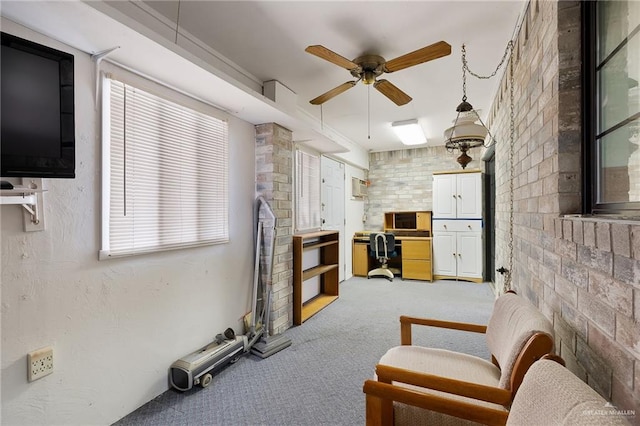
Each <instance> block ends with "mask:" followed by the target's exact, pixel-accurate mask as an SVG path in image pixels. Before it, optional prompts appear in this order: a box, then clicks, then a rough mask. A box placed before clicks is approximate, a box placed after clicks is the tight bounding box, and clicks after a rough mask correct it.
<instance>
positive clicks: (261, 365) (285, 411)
mask: <svg viewBox="0 0 640 426" xmlns="http://www.w3.org/2000/svg"><path fill="white" fill-rule="evenodd" d="M493 302H494V296H493V293H492V291H491V288H490V286H489V284H487V283H484V284H475V283H467V282H462V281H458V282H457V281H436V282H433V283H428V282H423V281H410V280H409V281H402V280H401V279H399V278H396V279H395V280H394V282H389V281H387V280H385V279H383V278H374V279H370V280H368V279H366V278H356V277H354V278H351V279H348V280H346V281H344V282H342V283H341V284H340V298H339V299H338V300H336V301H335V302H333V303H332V304H331V305H329V306H327V307H326V308H325V309H323V310H322V311H320V312H319V313H318V314H316V315H315V316H313V317H312V318H310V319H308V320H307V321H306V322H305V323H304V324H303V325H301V326H298V327H293V328H290V329H289V330H287V331H286V332H285V333H284V336H286V337H288V338H289V339H291V341H292V345H291V346H290V347H289V348H287V349H284V350H282V351H281V352H278V353H276V354H274V355H272V356H270V357H268V358H265V359H261V358H259V357H256V356H255V355H250V354H249V355H245V356H243V357H242V358H240V360H239V361H238V362H236V363H235V364H233V365H229V366H227V367H226V368H224V369H223V370H222V371H220V372H219V373H217V374H216V375H214V378H213V382H212V383H211V385H210V386H209V387H207V388H201V387H199V386H196V387H194V388H192V389H191V390H189V391H187V392H180V391H177V390H174V389H170V390H168V391H166V392H164V393H163V394H162V395H160V396H158V397H157V398H155V399H153V400H152V401H150V402H149V403H147V404H145V405H144V406H142V407H140V408H139V409H138V410H136V411H134V412H133V413H131V414H129V415H128V416H126V417H124V418H122V419H121V420H119V421H118V422H116V423H115V424H114V425H116V426H130V425H136V426H137V425H149V426H151V425H153V426H158V425H194V426H195V425H220V426H226V425H229V426H231V425H278V426H279V425H292V426H294V425H295V426H306V425H314V426H315V425H363V424H364V422H365V416H364V415H365V404H364V394H363V393H362V385H363V383H364V381H365V380H366V379H368V378H371V377H372V375H373V370H374V366H375V364H376V363H377V361H378V360H379V359H380V357H381V356H382V355H383V354H384V353H385V352H386V351H387V350H388V349H389V348H391V347H393V346H397V345H399V344H400V323H399V321H398V318H399V316H400V315H411V316H419V317H428V318H438V319H444V320H452V321H463V322H471V323H478V324H486V323H487V321H488V319H489V315H490V313H491V309H492V307H493ZM413 344H415V345H422V346H430V347H438V348H445V349H450V350H454V351H459V352H465V353H468V354H472V355H476V356H480V357H482V358H484V359H489V356H490V355H489V353H488V351H487V349H486V346H485V341H484V336H483V335H478V334H474V333H464V332H458V331H450V330H437V329H434V328H428V329H427V328H425V327H420V328H416V327H414V339H413Z"/></svg>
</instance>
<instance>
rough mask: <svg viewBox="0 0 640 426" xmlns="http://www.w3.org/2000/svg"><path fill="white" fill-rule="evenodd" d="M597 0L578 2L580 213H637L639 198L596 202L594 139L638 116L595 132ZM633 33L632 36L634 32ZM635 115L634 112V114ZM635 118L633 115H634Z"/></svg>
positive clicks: (597, 184)
mask: <svg viewBox="0 0 640 426" xmlns="http://www.w3.org/2000/svg"><path fill="white" fill-rule="evenodd" d="M598 1H599V0H595V1H585V2H581V21H582V25H581V27H582V34H581V36H582V37H581V38H582V129H583V144H582V145H583V161H582V165H583V173H582V177H583V191H582V201H583V202H582V213H583V214H585V215H590V214H594V215H615V216H623V217H627V216H633V217H637V216H640V201H628V202H611V203H600V202H598V196H599V195H600V194H601V193H600V189H599V184H600V169H599V168H598V160H599V155H600V153H599V150H598V141H599V140H601V139H602V138H603V137H605V136H606V135H608V134H610V133H613V132H614V131H615V130H617V129H619V128H621V127H623V125H624V124H627V123H629V122H630V121H634V120H635V119H638V117H635V115H634V116H631V117H628V118H627V119H626V120H623V121H622V122H620V123H617V124H615V125H613V126H611V127H610V128H608V129H605V130H604V131H603V132H602V133H601V134H598V123H599V108H598V107H599V92H598V70H597V68H598V66H599V64H598V63H599V59H598V41H599V39H598V37H599V34H598V31H599V27H598ZM634 34H635V35H634ZM634 36H635V37H640V35H639V34H637V31H636V32H634V31H632V32H631V37H634ZM629 39H630V37H629V36H627V37H625V39H624V40H623V41H621V43H620V44H618V46H616V48H615V49H614V50H613V51H612V53H611V54H610V55H609V56H608V57H607V59H608V58H610V57H611V56H612V55H613V54H615V52H616V51H617V50H618V49H620V48H621V47H622V46H624V45H625V44H628V41H629ZM604 63H606V62H603V65H604ZM636 115H637V114H636ZM634 117H635V118H634Z"/></svg>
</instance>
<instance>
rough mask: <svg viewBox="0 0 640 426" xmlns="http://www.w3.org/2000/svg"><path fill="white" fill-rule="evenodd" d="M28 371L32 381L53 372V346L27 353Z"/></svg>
mask: <svg viewBox="0 0 640 426" xmlns="http://www.w3.org/2000/svg"><path fill="white" fill-rule="evenodd" d="M27 372H28V375H29V377H28V379H29V381H30V382H33V381H34V380H38V379H41V378H43V377H44V376H48V375H49V374H51V373H53V348H52V347H51V346H47V347H46V348H42V349H38V350H36V351H33V352H29V353H28V354H27Z"/></svg>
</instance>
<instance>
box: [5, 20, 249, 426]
mask: <svg viewBox="0 0 640 426" xmlns="http://www.w3.org/2000/svg"><path fill="white" fill-rule="evenodd" d="M2 30H3V31H6V32H11V33H13V34H16V35H18V36H21V37H25V38H29V39H32V40H34V41H36V42H39V43H43V44H46V45H49V46H51V47H54V48H57V49H60V50H64V51H68V52H70V53H73V54H75V58H76V95H75V103H76V156H77V157H76V161H77V164H76V176H77V177H76V178H75V179H72V180H52V179H45V180H44V185H45V187H46V188H47V189H48V192H47V193H46V194H45V206H44V209H45V214H46V230H45V231H42V232H33V233H25V232H23V231H22V229H23V225H22V213H21V211H20V207H18V206H2V210H1V212H2V218H1V234H0V236H1V249H2V252H1V256H2V273H1V279H2V293H1V301H2V309H1V310H2V378H1V379H2V394H1V396H2V412H1V413H2V414H1V416H2V417H1V419H0V420H1V421H0V423H2V424H3V425H39V424H60V425H62V424H64V425H88V424H110V423H112V422H114V421H116V420H118V419H119V418H121V417H122V416H124V415H126V414H127V413H129V412H131V411H133V410H134V409H136V408H137V407H138V406H140V405H142V404H144V403H146V402H147V401H149V400H150V399H152V398H154V397H155V396H156V395H158V394H160V393H162V392H163V391H165V390H166V389H167V388H168V380H167V373H168V367H169V365H170V364H171V363H172V362H173V361H175V360H176V359H178V358H180V357H182V356H184V355H186V354H187V353H189V352H191V351H193V350H195V349H198V348H199V347H200V346H201V345H204V344H207V343H209V342H210V341H211V340H212V339H213V337H214V336H215V334H217V333H219V332H221V331H223V330H224V329H225V328H226V327H234V328H235V329H236V331H241V330H240V325H241V318H242V316H243V315H244V314H245V313H246V311H247V310H248V309H249V306H250V299H251V298H250V290H251V286H252V275H253V259H252V244H253V242H252V238H253V237H252V229H253V226H252V205H253V204H252V203H253V197H254V190H255V183H254V156H255V154H254V153H255V148H254V146H255V145H254V144H255V138H254V134H255V133H254V127H253V126H252V125H250V124H248V123H245V122H242V121H239V120H237V119H234V118H230V131H229V133H230V140H231V143H230V167H229V173H230V176H229V183H230V187H229V192H230V215H229V220H230V223H229V226H230V239H231V242H230V243H228V244H223V245H217V246H210V247H205V248H194V249H186V250H179V251H172V252H165V253H161V254H153V255H145V256H137V257H130V258H125V259H112V260H106V261H98V260H97V258H98V250H99V246H100V241H99V237H100V205H101V204H100V203H101V201H100V141H99V132H98V129H99V120H98V116H97V115H96V114H97V113H96V111H95V110H94V99H93V90H94V86H93V64H92V63H91V61H90V59H89V57H88V55H86V54H84V53H81V52H78V51H75V50H73V49H71V48H69V47H68V46H65V45H63V44H60V43H58V42H55V41H54V40H52V39H48V38H46V37H44V36H41V35H39V34H37V33H34V32H32V31H30V30H27V29H25V28H23V27H20V26H18V25H16V24H14V23H12V22H10V21H7V20H5V19H3V20H2ZM47 345H51V346H53V350H54V368H55V370H54V373H53V374H52V375H50V376H47V377H45V378H43V379H41V380H38V381H36V382H33V383H28V382H27V370H26V364H27V361H26V354H27V352H29V351H32V350H34V349H38V348H40V347H43V346H47Z"/></svg>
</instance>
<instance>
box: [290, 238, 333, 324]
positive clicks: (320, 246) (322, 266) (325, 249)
mask: <svg viewBox="0 0 640 426" xmlns="http://www.w3.org/2000/svg"><path fill="white" fill-rule="evenodd" d="M339 247H340V246H339V233H338V231H318V232H310V233H307V234H297V235H294V236H293V324H294V325H301V324H302V323H303V322H305V321H306V320H307V319H309V318H310V317H312V316H313V315H315V314H317V313H318V312H319V311H320V310H322V309H323V308H324V307H326V306H327V305H328V304H330V303H331V302H333V301H334V300H336V299H337V298H338V297H339V292H338V280H339V278H338V272H339V271H338V266H339V261H340V256H339ZM309 250H320V253H319V254H320V256H319V258H320V263H319V264H317V265H315V266H312V267H310V268H307V269H303V268H304V267H303V264H304V262H303V255H304V252H305V251H309ZM317 276H320V293H319V294H318V295H316V296H314V297H313V298H311V299H310V300H307V301H306V302H303V301H302V284H303V282H304V281H306V280H308V279H310V278H313V277H317Z"/></svg>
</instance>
